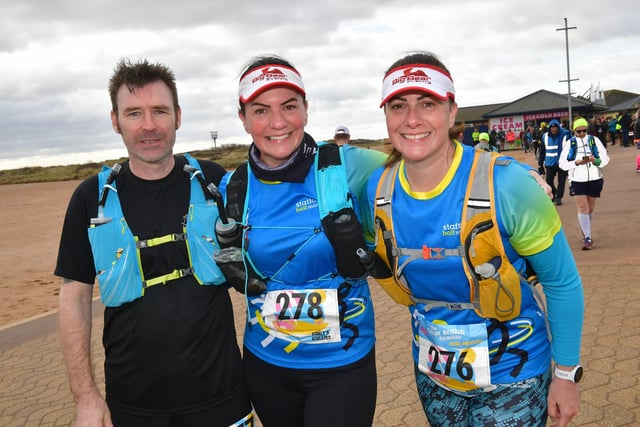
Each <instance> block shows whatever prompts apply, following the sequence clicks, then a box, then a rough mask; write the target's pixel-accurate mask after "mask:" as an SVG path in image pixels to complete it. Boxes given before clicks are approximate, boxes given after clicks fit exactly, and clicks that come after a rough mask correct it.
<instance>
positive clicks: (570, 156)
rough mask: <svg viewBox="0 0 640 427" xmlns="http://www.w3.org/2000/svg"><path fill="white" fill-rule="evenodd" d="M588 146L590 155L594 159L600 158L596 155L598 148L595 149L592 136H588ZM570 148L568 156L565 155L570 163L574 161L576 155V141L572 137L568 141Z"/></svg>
mask: <svg viewBox="0 0 640 427" xmlns="http://www.w3.org/2000/svg"><path fill="white" fill-rule="evenodd" d="M588 138H589V139H588V141H589V142H588V144H589V149H590V150H591V154H592V155H593V157H595V158H596V159H599V158H600V154H599V153H598V147H596V141H595V139H594V138H593V135H589V136H588ZM570 144H571V146H570V147H569V154H568V155H567V160H569V161H572V160H575V159H576V155H577V154H578V141H576V137H575V136H572V137H571V141H570Z"/></svg>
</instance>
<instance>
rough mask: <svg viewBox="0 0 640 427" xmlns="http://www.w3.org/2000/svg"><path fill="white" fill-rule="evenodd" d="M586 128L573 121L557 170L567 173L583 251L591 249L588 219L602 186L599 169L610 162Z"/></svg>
mask: <svg viewBox="0 0 640 427" xmlns="http://www.w3.org/2000/svg"><path fill="white" fill-rule="evenodd" d="M588 127H589V123H588V122H587V120H586V119H583V118H581V117H580V118H578V119H576V120H575V121H574V122H573V131H574V136H566V137H565V138H564V140H563V142H562V153H561V154H560V159H559V166H560V168H561V169H564V170H566V171H568V173H569V182H570V185H569V194H570V195H571V196H572V197H573V198H574V200H575V202H576V206H577V208H578V223H579V224H580V229H581V231H582V238H583V244H582V250H589V249H591V248H592V247H593V239H592V238H591V220H592V219H593V214H594V212H595V209H596V200H597V199H598V198H599V197H600V193H601V192H602V188H603V186H604V178H603V177H602V168H604V167H605V166H606V165H607V164H608V163H609V155H608V154H607V149H606V148H605V146H604V145H603V144H602V142H601V141H600V139H598V137H597V136H594V135H589V134H588Z"/></svg>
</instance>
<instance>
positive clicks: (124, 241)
mask: <svg viewBox="0 0 640 427" xmlns="http://www.w3.org/2000/svg"><path fill="white" fill-rule="evenodd" d="M185 157H186V159H187V160H188V162H189V165H191V167H192V168H193V169H192V171H190V172H189V173H190V174H191V191H190V193H191V195H190V200H189V211H188V214H187V221H186V224H185V225H184V227H183V232H182V233H181V234H169V235H166V236H159V237H155V238H151V239H146V240H140V239H139V238H138V237H137V236H134V235H133V233H132V232H131V229H130V228H129V226H128V224H127V221H126V219H125V218H124V215H123V213H122V207H121V205H120V199H119V197H118V192H117V189H116V185H115V181H114V178H115V174H116V173H117V170H118V169H116V172H115V173H114V172H113V170H112V168H110V167H108V166H103V168H102V171H101V172H100V173H99V174H98V192H99V194H100V196H99V197H100V199H99V205H98V217H97V218H92V219H91V226H90V228H89V230H88V232H89V241H90V243H91V250H92V252H93V259H94V264H95V268H96V274H97V278H98V283H99V285H100V298H101V299H102V302H103V303H104V305H106V306H108V307H117V306H120V305H122V304H124V303H127V302H131V301H133V300H135V299H137V298H140V297H142V296H144V291H145V289H146V288H148V287H150V286H154V285H158V284H165V283H167V282H168V281H171V280H175V279H179V278H181V277H185V276H190V275H193V276H194V277H195V279H196V280H197V281H198V283H200V284H201V285H220V284H222V283H224V282H225V278H224V275H223V274H222V272H221V271H220V269H219V268H218V266H217V265H216V263H215V261H214V260H213V253H214V252H215V251H217V250H219V249H220V246H219V245H218V242H217V240H216V236H215V232H214V228H213V224H215V221H216V220H217V218H218V209H217V207H216V205H215V203H214V202H213V200H207V197H206V196H205V193H204V191H203V190H204V189H203V186H202V185H201V183H200V182H201V181H199V179H198V175H200V176H201V175H202V171H201V169H200V165H199V164H198V162H197V161H196V160H195V159H194V158H192V157H191V156H189V155H188V154H186V155H185ZM109 193H111V197H106V196H107V195H108V194H109ZM103 194H104V195H103ZM104 197H106V201H105V200H102V203H100V200H101V199H103V198H104ZM179 241H185V242H186V246H187V252H188V256H189V267H188V268H186V269H174V270H173V271H172V272H171V273H169V274H165V275H162V276H159V277H154V278H146V277H144V273H143V269H142V264H141V258H140V251H141V250H143V249H145V248H150V247H153V246H158V245H162V244H169V243H175V242H179Z"/></svg>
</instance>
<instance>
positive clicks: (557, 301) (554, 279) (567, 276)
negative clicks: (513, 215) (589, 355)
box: [527, 230, 584, 366]
mask: <svg viewBox="0 0 640 427" xmlns="http://www.w3.org/2000/svg"><path fill="white" fill-rule="evenodd" d="M527 259H528V260H529V262H530V263H531V266H532V267H533V269H534V270H535V271H536V273H537V274H538V278H539V279H540V283H542V289H543V291H544V295H545V299H546V302H547V317H548V319H549V328H550V329H551V337H552V340H551V351H552V357H553V360H554V361H555V362H556V363H558V364H561V365H567V366H574V365H577V364H578V363H579V362H580V340H581V337H582V322H583V319H584V294H583V289H582V280H581V279H580V274H579V273H578V269H577V267H576V263H575V261H574V259H573V254H572V253H571V249H570V248H569V243H568V242H567V239H566V237H565V235H564V231H563V230H561V231H560V232H559V233H556V235H555V237H554V239H553V244H552V245H551V246H550V247H549V248H548V249H546V250H544V251H542V252H540V253H537V254H535V255H531V256H528V257H527Z"/></svg>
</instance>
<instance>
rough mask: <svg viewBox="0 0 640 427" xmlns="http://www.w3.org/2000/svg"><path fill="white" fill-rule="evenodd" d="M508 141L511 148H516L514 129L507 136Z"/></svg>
mask: <svg viewBox="0 0 640 427" xmlns="http://www.w3.org/2000/svg"><path fill="white" fill-rule="evenodd" d="M506 140H507V144H508V145H509V146H510V147H511V148H513V146H514V145H515V143H516V133H515V132H514V131H513V129H509V130H508V131H507V134H506Z"/></svg>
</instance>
